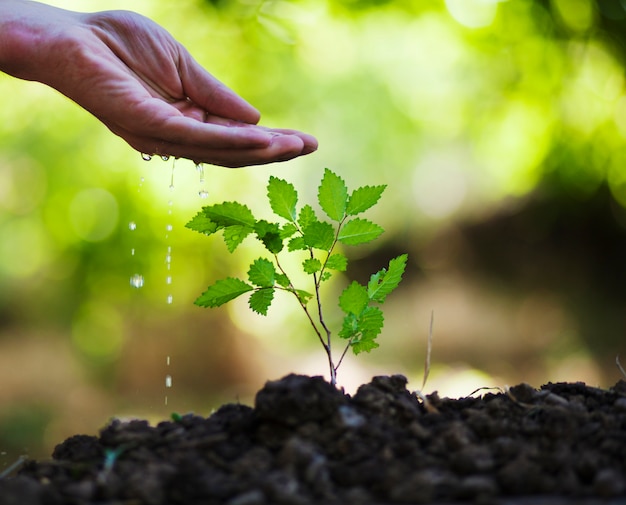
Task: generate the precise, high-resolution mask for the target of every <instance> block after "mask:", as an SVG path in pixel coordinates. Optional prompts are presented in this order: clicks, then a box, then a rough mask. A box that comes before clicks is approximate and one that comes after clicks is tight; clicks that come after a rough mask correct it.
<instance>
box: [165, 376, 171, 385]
mask: <svg viewBox="0 0 626 505" xmlns="http://www.w3.org/2000/svg"><path fill="white" fill-rule="evenodd" d="M165 387H166V388H171V387H172V376H171V375H166V376H165Z"/></svg>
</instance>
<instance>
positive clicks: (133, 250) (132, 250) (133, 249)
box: [130, 247, 135, 256]
mask: <svg viewBox="0 0 626 505" xmlns="http://www.w3.org/2000/svg"><path fill="white" fill-rule="evenodd" d="M130 255H131V256H134V255H135V248H134V247H133V248H132V249H131V250H130Z"/></svg>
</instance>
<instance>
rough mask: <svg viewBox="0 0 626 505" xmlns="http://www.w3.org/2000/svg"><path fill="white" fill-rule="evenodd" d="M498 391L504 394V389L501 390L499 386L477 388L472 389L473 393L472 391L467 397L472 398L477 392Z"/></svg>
mask: <svg viewBox="0 0 626 505" xmlns="http://www.w3.org/2000/svg"><path fill="white" fill-rule="evenodd" d="M484 390H487V391H492V390H495V391H499V392H500V393H505V392H506V391H505V390H504V389H502V388H501V387H500V386H481V387H479V388H476V389H474V391H472V392H471V393H470V394H469V395H467V396H474V395H475V394H476V393H478V392H479V391H484Z"/></svg>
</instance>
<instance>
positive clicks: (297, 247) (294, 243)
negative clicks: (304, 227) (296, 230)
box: [287, 237, 307, 251]
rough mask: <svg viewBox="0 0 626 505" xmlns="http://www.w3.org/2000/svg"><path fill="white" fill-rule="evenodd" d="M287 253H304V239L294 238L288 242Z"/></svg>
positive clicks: (305, 247)
mask: <svg viewBox="0 0 626 505" xmlns="http://www.w3.org/2000/svg"><path fill="white" fill-rule="evenodd" d="M287 249H288V250H289V251H305V250H306V249H307V246H306V243H305V242H304V237H294V238H292V239H291V240H290V241H289V244H288V245H287Z"/></svg>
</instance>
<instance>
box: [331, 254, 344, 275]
mask: <svg viewBox="0 0 626 505" xmlns="http://www.w3.org/2000/svg"><path fill="white" fill-rule="evenodd" d="M326 268H330V269H331V270H337V271H339V272H345V271H346V270H347V268H348V258H346V256H344V255H343V254H341V253H335V254H331V255H330V256H329V257H328V259H327V260H326Z"/></svg>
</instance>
